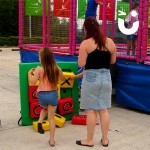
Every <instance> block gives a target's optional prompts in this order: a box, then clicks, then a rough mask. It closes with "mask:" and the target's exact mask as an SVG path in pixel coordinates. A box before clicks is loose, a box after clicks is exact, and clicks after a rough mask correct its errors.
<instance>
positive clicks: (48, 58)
mask: <svg viewBox="0 0 150 150" xmlns="http://www.w3.org/2000/svg"><path fill="white" fill-rule="evenodd" d="M40 58H41V64H42V67H43V68H44V76H43V78H45V77H46V76H47V77H48V80H49V82H50V83H51V84H52V85H53V86H56V85H57V83H58V76H59V69H58V67H57V64H56V62H55V59H54V55H53V52H52V50H51V49H50V48H48V47H44V48H42V49H41V50H40Z"/></svg>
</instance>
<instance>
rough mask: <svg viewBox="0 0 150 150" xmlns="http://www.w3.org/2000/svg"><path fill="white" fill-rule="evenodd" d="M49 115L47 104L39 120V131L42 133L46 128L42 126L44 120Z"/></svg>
mask: <svg viewBox="0 0 150 150" xmlns="http://www.w3.org/2000/svg"><path fill="white" fill-rule="evenodd" d="M46 115H47V106H45V107H43V109H42V110H41V112H40V117H39V120H38V132H39V133H41V134H44V129H43V128H42V121H43V120H44V118H45V117H46Z"/></svg>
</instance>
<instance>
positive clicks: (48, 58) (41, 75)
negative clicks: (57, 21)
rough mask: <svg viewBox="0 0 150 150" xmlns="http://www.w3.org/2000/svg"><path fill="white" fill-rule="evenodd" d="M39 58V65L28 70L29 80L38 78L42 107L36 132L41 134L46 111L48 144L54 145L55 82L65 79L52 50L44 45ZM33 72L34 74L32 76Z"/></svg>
mask: <svg viewBox="0 0 150 150" xmlns="http://www.w3.org/2000/svg"><path fill="white" fill-rule="evenodd" d="M39 60H40V62H41V66H38V67H37V68H36V69H31V70H30V71H29V72H28V77H29V82H30V84H31V85H35V83H36V81H37V80H38V79H39V80H40V83H39V86H38V89H37V92H38V98H39V101H40V104H41V105H42V107H43V109H42V110H41V113H40V117H39V120H38V132H39V133H41V134H43V133H44V130H43V128H42V121H43V119H44V118H45V116H46V115H47V113H48V120H49V122H50V140H49V144H50V146H55V141H54V135H55V121H54V116H55V111H56V107H57V104H58V94H57V83H58V78H60V79H61V80H66V79H65V77H64V75H63V73H62V70H61V69H60V68H59V67H58V66H57V64H56V62H55V59H54V56H53V52H52V50H51V49H50V48H48V47H44V48H42V49H41V50H40V52H39ZM33 74H34V76H33Z"/></svg>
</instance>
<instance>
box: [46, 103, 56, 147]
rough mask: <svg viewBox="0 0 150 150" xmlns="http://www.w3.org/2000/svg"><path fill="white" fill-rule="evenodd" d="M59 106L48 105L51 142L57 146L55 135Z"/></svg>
mask: <svg viewBox="0 0 150 150" xmlns="http://www.w3.org/2000/svg"><path fill="white" fill-rule="evenodd" d="M56 108H57V106H51V105H48V120H49V122H50V140H49V144H50V145H51V146H55V141H54V136H55V120H54V117H55V111H56Z"/></svg>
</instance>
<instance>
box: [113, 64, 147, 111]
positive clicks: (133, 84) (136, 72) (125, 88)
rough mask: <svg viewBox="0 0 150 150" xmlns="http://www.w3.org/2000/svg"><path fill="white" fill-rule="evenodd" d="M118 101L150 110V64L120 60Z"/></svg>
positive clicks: (124, 104)
mask: <svg viewBox="0 0 150 150" xmlns="http://www.w3.org/2000/svg"><path fill="white" fill-rule="evenodd" d="M117 64H118V67H119V71H118V76H117V80H116V102H117V103H118V104H121V105H123V106H127V107H130V108H135V109H138V110H142V111H146V112H150V66H147V65H144V64H136V63H134V62H132V63H126V62H125V61H118V63H117Z"/></svg>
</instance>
